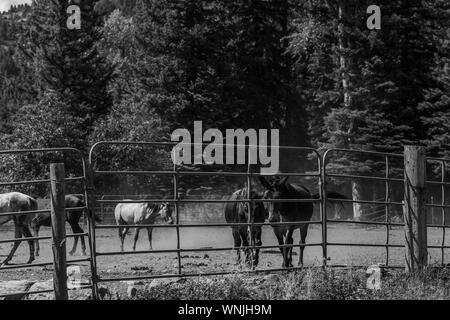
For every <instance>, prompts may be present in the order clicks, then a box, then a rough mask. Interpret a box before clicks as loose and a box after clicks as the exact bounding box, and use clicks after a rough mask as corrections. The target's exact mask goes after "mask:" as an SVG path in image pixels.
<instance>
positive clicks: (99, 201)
mask: <svg viewBox="0 0 450 320" xmlns="http://www.w3.org/2000/svg"><path fill="white" fill-rule="evenodd" d="M104 145H116V146H120V145H122V146H123V145H126V146H133V145H134V146H166V147H167V146H175V145H176V144H175V143H158V142H129V143H128V142H99V143H97V144H95V145H94V146H93V147H92V148H91V151H90V154H89V162H90V163H95V162H96V160H95V157H94V155H95V153H96V151H97V149H98V148H99V147H100V146H104ZM246 147H249V146H246ZM280 149H285V150H299V151H303V152H308V153H311V154H315V156H316V158H317V169H316V171H315V172H312V173H298V172H287V173H283V176H286V175H289V176H296V177H315V178H317V179H318V185H319V186H320V184H321V179H322V176H321V157H320V155H319V153H318V152H317V150H315V149H312V148H301V147H280ZM91 170H92V171H91V174H92V181H91V184H92V185H94V182H95V180H96V178H97V177H99V176H102V175H166V176H172V186H173V198H172V199H141V200H124V199H120V200H117V199H104V195H103V194H98V193H97V192H96V193H95V196H93V197H92V198H96V199H97V200H95V203H97V204H99V205H100V206H103V205H104V204H118V203H143V202H149V203H161V202H168V203H171V204H173V205H174V209H175V210H174V211H175V217H176V221H177V223H176V224H173V225H143V224H141V225H126V227H127V228H142V227H146V226H149V227H150V226H151V227H155V228H169V229H175V230H176V248H174V249H166V250H139V251H132V252H131V251H128V252H118V251H110V252H102V251H97V250H96V244H95V236H93V237H92V238H93V242H94V245H93V247H94V252H93V260H94V261H95V264H96V265H97V263H98V262H97V261H96V260H97V257H98V256H111V255H124V254H126V255H135V254H151V253H176V254H177V264H178V272H177V273H176V274H173V275H156V274H155V275H146V276H130V277H119V278H117V277H116V278H105V277H102V278H100V277H99V276H98V275H95V277H94V278H95V279H96V282H97V283H100V282H111V281H121V280H143V279H155V278H163V277H174V276H176V277H193V276H211V275H222V274H230V273H232V272H231V271H227V272H212V271H211V272H190V273H186V272H183V270H182V258H181V253H184V252H211V251H230V250H233V249H236V248H234V247H220V248H181V243H182V239H181V235H180V229H181V228H192V227H202V228H208V227H231V226H249V227H254V226H274V225H280V226H282V225H296V224H298V225H301V224H317V225H322V220H323V218H322V212H323V210H322V198H321V197H320V198H319V199H285V200H283V199H279V200H273V199H264V200H261V199H250V198H249V195H250V192H248V191H249V190H251V189H252V185H251V178H253V177H257V176H259V174H258V173H254V172H251V171H250V165H247V171H246V172H221V171H201V172H199V171H186V170H180V169H179V168H178V167H177V166H174V167H173V169H172V170H160V171H158V170H129V171H126V170H111V171H107V170H95V169H94V168H93V167H91ZM210 175H215V176H235V177H245V178H246V189H247V199H242V200H223V199H208V200H206V199H182V198H180V197H179V195H178V182H179V178H180V177H181V176H210ZM318 189H319V190H320V189H321V188H320V187H319V188H318ZM98 198H100V199H98ZM272 200H273V201H274V202H276V201H278V202H308V203H317V204H319V208H320V209H319V210H320V219H319V220H317V221H304V222H295V223H292V222H290V223H289V222H280V223H255V222H253V221H252V222H249V223H232V224H228V223H208V224H204V223H197V224H192V223H189V224H181V223H179V221H180V212H179V205H180V204H184V203H205V204H206V203H237V202H241V203H249V204H251V205H253V204H254V203H256V202H267V201H272ZM117 228H120V226H117V225H97V224H96V223H95V222H93V232H95V230H96V229H117ZM322 233H324V232H322ZM302 246H303V244H302ZM304 246H319V247H322V250H325V249H324V243H323V242H322V241H321V242H318V243H306V244H304ZM295 247H300V244H297V245H296V244H291V245H270V246H256V245H255V244H254V243H253V242H252V243H251V244H250V246H248V247H247V248H248V249H253V248H259V249H272V248H295ZM291 269H301V267H294V268H291ZM281 270H285V269H280V268H265V269H262V270H255V269H254V268H253V269H252V270H249V271H247V272H249V273H260V272H271V271H281ZM96 271H97V270H96Z"/></svg>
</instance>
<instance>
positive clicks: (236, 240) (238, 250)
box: [232, 228, 241, 264]
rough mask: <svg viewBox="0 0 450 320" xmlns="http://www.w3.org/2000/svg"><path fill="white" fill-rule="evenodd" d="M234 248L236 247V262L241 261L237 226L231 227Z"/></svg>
mask: <svg viewBox="0 0 450 320" xmlns="http://www.w3.org/2000/svg"><path fill="white" fill-rule="evenodd" d="M232 233H233V240H234V248H235V249H236V264H239V263H240V262H241V249H240V248H241V236H240V234H239V231H238V230H237V228H232Z"/></svg>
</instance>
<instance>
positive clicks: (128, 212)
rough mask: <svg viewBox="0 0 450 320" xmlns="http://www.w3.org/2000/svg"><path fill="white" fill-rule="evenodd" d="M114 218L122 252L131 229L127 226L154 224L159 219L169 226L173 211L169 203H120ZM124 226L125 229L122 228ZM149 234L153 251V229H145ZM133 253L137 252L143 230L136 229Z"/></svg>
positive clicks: (171, 221)
mask: <svg viewBox="0 0 450 320" xmlns="http://www.w3.org/2000/svg"><path fill="white" fill-rule="evenodd" d="M114 216H115V218H116V223H117V225H118V226H121V227H120V228H119V238H120V250H121V251H123V243H124V241H125V236H126V234H127V232H128V229H129V227H126V225H138V224H149V225H150V224H154V223H155V220H156V218H157V217H159V216H160V217H161V218H163V219H164V220H165V222H166V223H167V224H172V223H173V219H172V211H171V209H170V207H169V203H167V202H164V203H162V204H159V205H158V204H155V203H148V202H145V203H119V204H118V205H117V206H116V209H115V210H114ZM122 226H123V227H122ZM145 228H146V229H147V233H148V241H149V244H150V250H151V249H152V229H153V228H152V227H145ZM135 229H136V230H135V233H134V244H133V251H135V250H136V242H137V240H138V238H139V231H140V229H142V228H135Z"/></svg>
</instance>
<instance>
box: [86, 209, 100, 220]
mask: <svg viewBox="0 0 450 320" xmlns="http://www.w3.org/2000/svg"><path fill="white" fill-rule="evenodd" d="M89 216H90V217H91V218H94V220H95V222H98V223H100V222H102V219H101V218H100V216H99V215H98V214H96V213H94V212H92V210H91V209H89Z"/></svg>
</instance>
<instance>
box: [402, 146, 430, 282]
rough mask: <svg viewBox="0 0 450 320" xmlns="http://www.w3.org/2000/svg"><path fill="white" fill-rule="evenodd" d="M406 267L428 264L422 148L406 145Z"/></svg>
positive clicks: (404, 209) (413, 267) (404, 211)
mask: <svg viewBox="0 0 450 320" xmlns="http://www.w3.org/2000/svg"><path fill="white" fill-rule="evenodd" d="M404 161H405V201H404V206H403V216H404V220H405V240H406V243H405V268H406V272H408V273H410V272H414V271H417V270H421V269H423V268H424V267H425V266H426V265H427V259H428V253H427V215H426V207H425V181H426V157H425V148H424V147H419V146H405V153H404Z"/></svg>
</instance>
